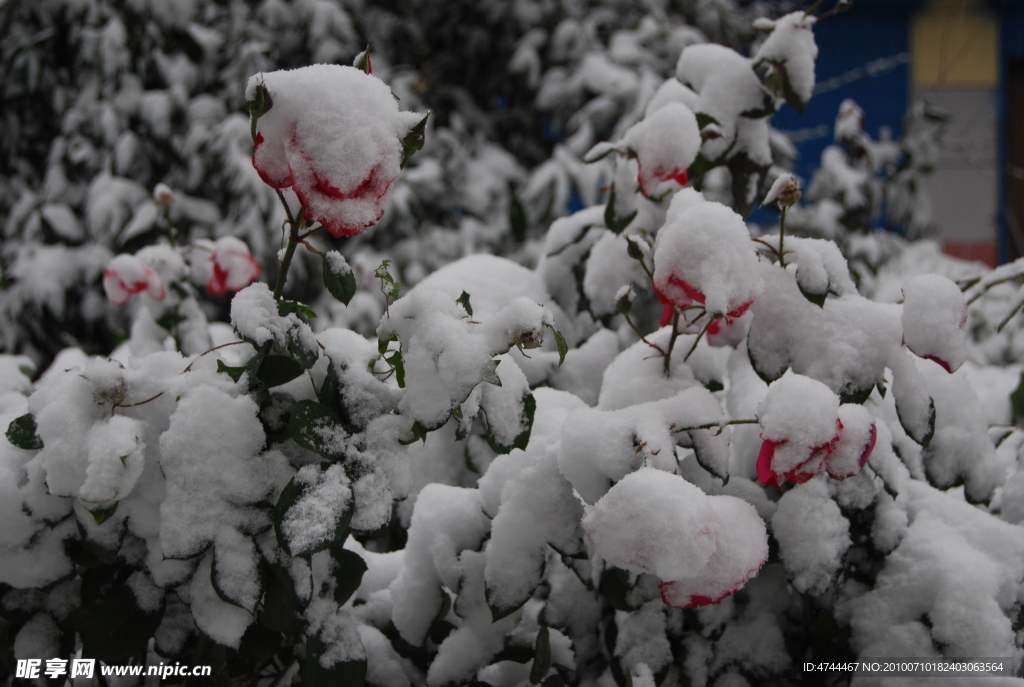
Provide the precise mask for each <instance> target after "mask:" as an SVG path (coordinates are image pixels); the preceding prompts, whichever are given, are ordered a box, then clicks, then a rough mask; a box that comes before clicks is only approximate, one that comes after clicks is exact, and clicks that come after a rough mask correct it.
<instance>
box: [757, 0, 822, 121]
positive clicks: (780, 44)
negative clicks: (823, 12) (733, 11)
mask: <svg viewBox="0 0 1024 687" xmlns="http://www.w3.org/2000/svg"><path fill="white" fill-rule="evenodd" d="M817 19H818V18H817V17H815V16H814V15H813V14H810V13H808V12H805V11H803V10H797V11H796V12H791V13H789V14H787V15H786V16H784V17H780V18H779V19H776V20H775V21H773V22H772V21H769V20H765V19H761V20H759V26H758V28H759V29H760V30H762V31H763V30H765V29H768V28H771V29H773V30H772V33H771V35H769V36H768V39H767V40H765V42H764V43H762V44H761V47H760V48H758V50H757V53H756V54H755V55H754V58H753V61H754V63H755V64H757V63H759V62H762V61H764V62H769V63H771V64H773V65H777V66H778V67H779V68H781V70H782V71H783V73H784V74H785V78H786V79H787V80H788V81H789V85H790V87H791V88H792V90H793V95H795V96H796V97H797V98H798V99H799V102H801V103H803V104H804V105H806V104H807V102H808V101H809V100H810V99H811V96H812V95H814V62H815V60H816V59H818V46H817V44H816V43H815V42H814V32H813V30H812V27H813V26H814V24H815V22H816V21H817ZM789 97H790V96H789V95H787V96H786V98H787V100H788V99H789Z"/></svg>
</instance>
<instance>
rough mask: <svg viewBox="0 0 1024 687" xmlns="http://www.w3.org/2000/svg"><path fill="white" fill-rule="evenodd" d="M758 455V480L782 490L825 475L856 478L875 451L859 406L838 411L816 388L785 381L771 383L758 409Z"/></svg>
mask: <svg viewBox="0 0 1024 687" xmlns="http://www.w3.org/2000/svg"><path fill="white" fill-rule="evenodd" d="M757 418H758V422H759V423H760V425H761V439H762V440H763V441H764V443H763V444H761V451H760V453H759V454H758V457H757V478H758V481H760V482H761V483H762V484H771V485H773V486H775V487H781V486H782V484H783V483H784V482H785V481H787V480H788V481H790V482H793V483H795V484H801V483H803V482H806V481H807V480H809V479H811V478H812V477H814V476H815V475H819V474H821V473H823V472H827V473H828V474H829V475H830V476H831V477H832V478H833V479H846V478H847V477H852V476H853V475H856V474H857V473H858V472H860V470H861V468H863V467H864V464H865V463H867V461H868V458H870V457H871V452H872V450H874V448H875V440H876V438H877V429H876V427H875V421H874V418H873V417H872V416H871V413H869V412H868V411H867V410H865V409H864V407H863V406H860V405H856V404H853V403H844V404H842V405H840V403H839V397H838V396H836V395H835V393H834V392H833V391H832V390H831V389H829V388H828V387H827V386H825V385H824V384H822V383H821V382H819V381H817V380H815V379H811V378H810V377H805V376H803V375H797V374H794V375H788V376H786V377H783V378H782V379H780V380H779V381H777V382H775V384H773V385H772V387H771V388H770V389H769V390H768V395H767V396H765V398H764V400H763V401H761V405H760V406H758V409H757Z"/></svg>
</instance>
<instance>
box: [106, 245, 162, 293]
mask: <svg viewBox="0 0 1024 687" xmlns="http://www.w3.org/2000/svg"><path fill="white" fill-rule="evenodd" d="M103 290H104V291H105V292H106V294H107V298H109V299H110V302H111V303H113V304H114V305H124V304H125V303H127V302H128V299H130V298H131V297H132V296H134V295H135V294H137V293H143V292H145V293H146V294H148V295H149V297H150V298H152V299H153V300H156V301H162V300H163V299H164V298H165V297H166V296H167V290H166V289H165V288H164V283H163V280H161V279H160V277H159V275H157V273H156V272H155V271H154V270H153V268H152V267H150V266H149V265H147V264H145V263H144V262H142V261H141V260H139V259H138V258H137V257H135V256H134V255H127V254H125V253H122V254H121V255H118V256H116V257H115V258H114V259H113V260H111V261H110V263H109V264H108V265H107V269H106V270H104V271H103Z"/></svg>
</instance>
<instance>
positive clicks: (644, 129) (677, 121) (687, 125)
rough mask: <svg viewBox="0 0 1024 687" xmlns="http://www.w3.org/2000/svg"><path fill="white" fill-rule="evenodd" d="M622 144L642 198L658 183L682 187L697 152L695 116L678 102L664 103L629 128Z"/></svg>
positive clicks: (697, 139) (699, 142)
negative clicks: (631, 161)
mask: <svg viewBox="0 0 1024 687" xmlns="http://www.w3.org/2000/svg"><path fill="white" fill-rule="evenodd" d="M622 144H623V145H625V146H626V147H627V148H628V149H629V150H630V152H631V153H632V154H633V155H635V156H636V161H637V166H638V169H639V172H638V174H637V182H638V183H639V184H640V190H641V191H643V193H644V195H648V196H649V195H652V194H653V193H654V192H655V191H656V190H657V188H658V184H660V183H661V182H663V181H668V180H670V179H672V180H674V181H676V182H678V183H679V184H680V185H681V186H685V185H686V182H687V181H688V180H689V174H688V170H689V168H690V165H691V164H693V161H694V160H695V159H696V158H697V153H698V152H699V151H700V145H701V139H700V128H699V127H698V126H697V117H696V116H695V115H694V114H693V111H692V110H691V109H690V108H688V107H687V106H686V105H683V104H682V103H678V102H673V103H668V104H666V105H664V106H662V107H661V108H659V109H658V110H656V111H654V112H653V113H651V114H650V115H649V116H647V117H646V118H644V119H643V120H642V121H640V122H637V123H636V124H634V125H633V126H632V127H630V129H629V131H627V132H626V134H625V136H623V137H622Z"/></svg>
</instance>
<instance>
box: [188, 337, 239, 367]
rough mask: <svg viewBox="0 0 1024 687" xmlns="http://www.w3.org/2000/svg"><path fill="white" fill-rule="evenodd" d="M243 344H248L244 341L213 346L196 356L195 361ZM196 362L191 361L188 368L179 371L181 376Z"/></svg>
mask: <svg viewBox="0 0 1024 687" xmlns="http://www.w3.org/2000/svg"><path fill="white" fill-rule="evenodd" d="M244 343H248V342H246V341H229V342H227V343H225V344H221V345H219V346H214V347H213V348H210V349H208V350H205V351H203V352H202V353H200V354H199V355H197V356H196V360H199V359H200V358H202V357H203V356H204V355H206V354H207V353H213V352H214V351H217V350H220V349H221V348H227V347H228V346H237V345H238V344H244ZM196 360H193V361H192V362H190V363H189V364H188V367H186V368H185V369H184V370H182V371H181V374H185V373H186V372H188V371H189V370H191V369H192V366H193V365H195V364H196Z"/></svg>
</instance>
